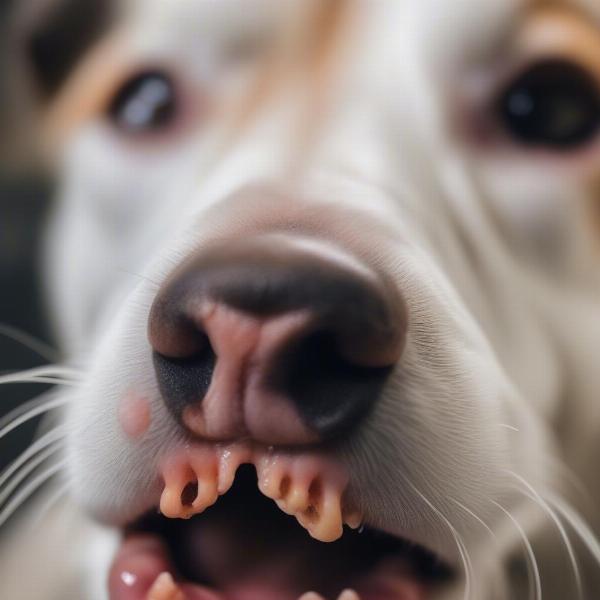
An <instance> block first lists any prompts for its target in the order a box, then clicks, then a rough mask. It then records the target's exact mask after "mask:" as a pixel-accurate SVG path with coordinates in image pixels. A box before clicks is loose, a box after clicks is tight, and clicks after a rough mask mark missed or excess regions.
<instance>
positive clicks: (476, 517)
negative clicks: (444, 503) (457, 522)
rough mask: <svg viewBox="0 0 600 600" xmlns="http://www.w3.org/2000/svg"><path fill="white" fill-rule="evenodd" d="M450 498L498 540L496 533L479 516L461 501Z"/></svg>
mask: <svg viewBox="0 0 600 600" xmlns="http://www.w3.org/2000/svg"><path fill="white" fill-rule="evenodd" d="M450 500H451V501H452V502H454V504H456V505H457V506H459V507H460V508H462V509H463V510H464V511H465V512H466V513H467V514H468V515H470V516H471V517H473V518H474V519H475V520H476V521H477V522H478V523H479V524H480V525H481V526H482V527H483V528H484V529H485V530H486V531H487V532H488V533H489V534H490V535H491V536H492V537H493V538H494V539H495V540H498V538H497V536H496V534H495V533H494V532H493V531H492V528H491V527H490V526H489V525H488V524H487V523H486V522H485V521H484V520H483V519H482V518H481V517H478V516H477V515H476V514H475V513H474V512H473V511H472V510H471V509H470V508H468V507H467V506H465V505H464V504H463V503H462V502H459V501H458V500H456V499H454V498H450Z"/></svg>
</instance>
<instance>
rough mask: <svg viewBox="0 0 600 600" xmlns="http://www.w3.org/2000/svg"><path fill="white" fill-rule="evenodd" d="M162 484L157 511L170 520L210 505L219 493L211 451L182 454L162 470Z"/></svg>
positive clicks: (192, 514)
mask: <svg viewBox="0 0 600 600" xmlns="http://www.w3.org/2000/svg"><path fill="white" fill-rule="evenodd" d="M162 472H163V480H164V482H165V487H164V489H163V492H162V495H161V499H160V511H161V512H162V514H163V515H165V516H166V517H168V518H171V519H189V518H191V517H193V516H194V515H197V514H199V513H201V512H204V511H205V510H206V509H207V508H208V507H209V506H212V505H213V504H214V503H215V502H216V501H217V498H218V496H219V494H218V489H217V486H218V474H217V466H216V459H215V455H214V453H209V452H208V451H198V452H197V453H196V454H195V455H194V456H192V457H190V456H187V455H181V456H179V457H177V458H175V459H173V460H171V461H170V462H169V463H167V464H166V465H165V466H164V467H163V469H162Z"/></svg>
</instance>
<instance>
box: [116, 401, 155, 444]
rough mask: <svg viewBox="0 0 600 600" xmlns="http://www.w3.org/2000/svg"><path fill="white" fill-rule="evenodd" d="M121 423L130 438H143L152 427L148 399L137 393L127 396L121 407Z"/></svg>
mask: <svg viewBox="0 0 600 600" xmlns="http://www.w3.org/2000/svg"><path fill="white" fill-rule="evenodd" d="M119 422H120V423H121V427H122V428H123V431H124V432H125V434H126V435H127V436H128V437H129V438H131V439H133V440H137V439H139V438H141V437H142V436H143V435H144V434H145V433H146V432H147V431H148V429H149V427H150V403H149V402H148V399H147V398H145V397H144V396H142V395H140V394H137V393H136V392H128V393H127V394H125V396H124V397H123V399H122V400H121V405H120V406H119Z"/></svg>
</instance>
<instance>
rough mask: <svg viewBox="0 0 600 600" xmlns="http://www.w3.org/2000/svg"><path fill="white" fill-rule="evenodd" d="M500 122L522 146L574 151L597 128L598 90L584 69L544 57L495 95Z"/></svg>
mask: <svg viewBox="0 0 600 600" xmlns="http://www.w3.org/2000/svg"><path fill="white" fill-rule="evenodd" d="M497 109H498V112H499V116H500V119H501V121H502V124H503V126H504V127H505V128H506V130H507V131H508V132H509V133H510V134H511V136H512V137H513V138H514V139H515V140H516V141H518V142H519V143H521V144H525V145H528V146H538V147H546V148H549V149H551V150H555V151H568V150H572V149H576V148H578V147H580V146H583V145H585V144H586V143H588V142H590V141H592V139H593V138H594V137H595V136H596V134H597V133H598V130H599V129H600V89H599V86H598V84H597V82H596V81H595V80H594V78H593V76H592V75H591V74H590V73H588V72H587V71H586V70H585V69H584V68H583V67H580V66H578V65H577V64H575V63H571V62H568V61H566V60H558V59H557V60H547V61H544V62H540V63H538V64H536V65H534V66H533V67H530V68H529V69H528V70H527V71H526V72H525V73H523V74H521V75H520V76H519V77H518V78H517V79H516V80H515V81H513V82H512V83H511V84H510V86H509V87H508V89H506V90H505V91H504V93H503V94H502V95H501V97H500V101H499V104H498V108H497Z"/></svg>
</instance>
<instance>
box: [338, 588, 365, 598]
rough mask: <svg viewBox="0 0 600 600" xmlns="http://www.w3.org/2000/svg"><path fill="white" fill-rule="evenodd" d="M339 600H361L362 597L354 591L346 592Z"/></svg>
mask: <svg viewBox="0 0 600 600" xmlns="http://www.w3.org/2000/svg"><path fill="white" fill-rule="evenodd" d="M338 600H360V596H359V595H358V593H357V592H355V591H354V590H344V591H343V592H342V593H341V594H340V595H339V596H338Z"/></svg>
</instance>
